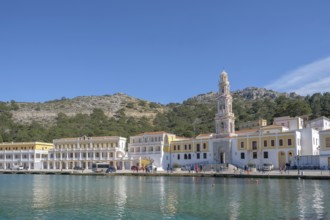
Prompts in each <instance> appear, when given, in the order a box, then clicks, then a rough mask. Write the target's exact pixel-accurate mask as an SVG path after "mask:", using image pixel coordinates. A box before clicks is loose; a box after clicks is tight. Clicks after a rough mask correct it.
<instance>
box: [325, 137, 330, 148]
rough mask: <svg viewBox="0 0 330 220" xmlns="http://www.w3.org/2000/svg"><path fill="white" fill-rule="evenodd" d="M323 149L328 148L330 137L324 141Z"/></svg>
mask: <svg viewBox="0 0 330 220" xmlns="http://www.w3.org/2000/svg"><path fill="white" fill-rule="evenodd" d="M325 147H330V137H327V138H326V139H325Z"/></svg>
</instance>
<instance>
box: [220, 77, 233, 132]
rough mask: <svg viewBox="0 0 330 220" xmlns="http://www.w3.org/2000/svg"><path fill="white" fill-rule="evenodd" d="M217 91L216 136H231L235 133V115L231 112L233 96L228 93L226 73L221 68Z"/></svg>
mask: <svg viewBox="0 0 330 220" xmlns="http://www.w3.org/2000/svg"><path fill="white" fill-rule="evenodd" d="M218 86H219V92H218V96H217V109H218V111H217V113H216V115H215V130H216V136H217V137H228V136H229V137H231V136H234V134H235V115H234V113H233V112H232V103H233V98H232V96H231V94H230V84H229V81H228V74H227V73H226V71H225V70H223V71H222V72H221V74H220V80H219V85H218Z"/></svg>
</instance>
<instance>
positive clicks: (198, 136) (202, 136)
mask: <svg viewBox="0 0 330 220" xmlns="http://www.w3.org/2000/svg"><path fill="white" fill-rule="evenodd" d="M212 135H213V133H207V134H199V135H197V136H196V139H198V138H210V137H212Z"/></svg>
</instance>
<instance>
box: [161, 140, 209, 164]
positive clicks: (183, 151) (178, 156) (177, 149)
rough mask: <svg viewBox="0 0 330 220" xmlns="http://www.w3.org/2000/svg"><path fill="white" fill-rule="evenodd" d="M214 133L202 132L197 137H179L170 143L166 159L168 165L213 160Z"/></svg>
mask: <svg viewBox="0 0 330 220" xmlns="http://www.w3.org/2000/svg"><path fill="white" fill-rule="evenodd" d="M211 138H212V134H201V135H198V136H197V137H196V138H177V139H176V140H175V141H172V142H171V143H170V149H169V152H167V155H168V156H167V157H166V159H165V160H166V161H167V162H168V167H169V168H172V167H177V166H187V167H193V166H194V165H196V164H208V163H211V161H212V158H213V157H212V152H211V149H210V143H211Z"/></svg>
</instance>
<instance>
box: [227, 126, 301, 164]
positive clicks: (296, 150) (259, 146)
mask: <svg viewBox="0 0 330 220" xmlns="http://www.w3.org/2000/svg"><path fill="white" fill-rule="evenodd" d="M236 133H237V134H238V136H237V139H236V149H235V150H234V152H236V154H234V155H233V156H234V161H236V162H238V165H240V166H242V165H247V164H250V165H252V164H253V165H255V166H262V164H265V163H270V164H273V165H274V167H275V168H281V167H283V166H285V164H287V163H291V162H293V160H294V157H295V156H297V155H299V154H300V151H301V133H300V132H299V131H297V130H295V131H290V130H289V129H288V128H286V127H283V126H278V125H271V126H266V127H262V128H260V129H250V130H245V131H244V130H243V131H237V132H236Z"/></svg>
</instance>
